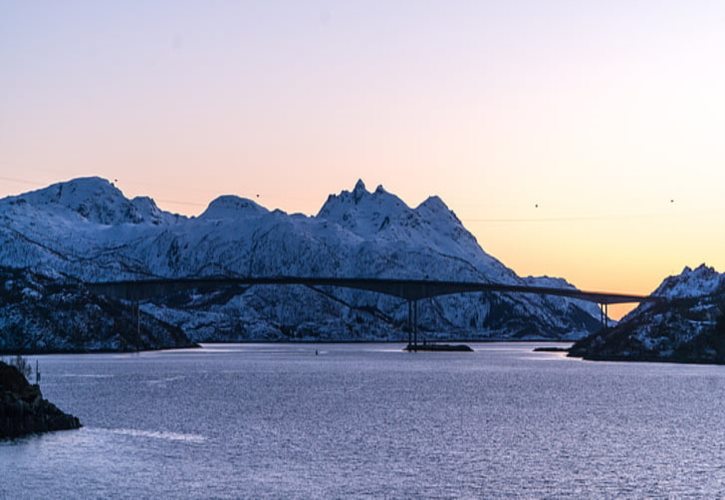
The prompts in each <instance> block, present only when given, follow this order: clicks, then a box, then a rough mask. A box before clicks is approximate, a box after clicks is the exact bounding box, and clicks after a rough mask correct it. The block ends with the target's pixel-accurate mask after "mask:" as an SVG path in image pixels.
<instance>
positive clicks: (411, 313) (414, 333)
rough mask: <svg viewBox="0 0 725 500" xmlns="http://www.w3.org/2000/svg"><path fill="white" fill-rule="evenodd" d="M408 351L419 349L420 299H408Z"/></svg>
mask: <svg viewBox="0 0 725 500" xmlns="http://www.w3.org/2000/svg"><path fill="white" fill-rule="evenodd" d="M407 326H408V351H410V352H417V351H418V301H417V300H409V301H408V325H407Z"/></svg>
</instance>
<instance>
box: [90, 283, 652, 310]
mask: <svg viewBox="0 0 725 500" xmlns="http://www.w3.org/2000/svg"><path fill="white" fill-rule="evenodd" d="M259 285H268V286H269V285H304V286H330V287H343V288H353V289H358V290H367V291H371V292H377V293H382V294H386V295H392V296H395V297H400V298H402V299H405V300H408V301H415V300H420V299H425V298H430V297H436V296H440V295H450V294H455V293H471V292H503V293H532V294H538V295H555V296H560V297H569V298H572V299H580V300H585V301H589V302H595V303H597V304H624V303H635V302H647V301H656V300H659V298H658V297H654V296H643V295H634V294H626V293H611V292H592V291H583V290H577V289H574V288H555V287H540V286H526V285H509V284H504V283H479V282H460V281H434V280H406V279H389V278H329V277H290V276H275V277H261V278H253V277H252V278H228V277H204V278H159V279H148V280H126V281H108V282H94V283H85V286H86V287H87V288H88V289H89V290H90V291H91V292H93V293H97V294H100V295H107V296H111V297H115V298H119V299H126V300H145V299H149V298H153V297H159V296H165V295H170V294H173V293H176V292H179V291H184V290H200V291H206V290H216V289H219V288H224V287H235V286H236V287H245V286H259Z"/></svg>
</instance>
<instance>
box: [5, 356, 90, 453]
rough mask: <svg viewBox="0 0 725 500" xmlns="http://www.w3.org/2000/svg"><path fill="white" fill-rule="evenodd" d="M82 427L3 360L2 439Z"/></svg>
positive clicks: (76, 419)
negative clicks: (44, 397)
mask: <svg viewBox="0 0 725 500" xmlns="http://www.w3.org/2000/svg"><path fill="white" fill-rule="evenodd" d="M79 427H81V423H80V421H79V420H78V418H76V417H74V416H73V415H68V414H67V413H63V412H62V411H60V410H59V409H58V408H57V407H56V406H55V405H54V404H53V403H51V402H49V401H48V400H46V399H43V394H42V393H41V392H40V387H39V386H38V385H35V384H30V383H29V382H28V381H27V379H26V378H25V376H23V374H22V373H20V371H18V369H17V368H15V367H14V366H10V365H8V364H6V363H3V362H2V361H0V439H7V438H15V437H19V436H24V435H26V434H31V433H34V432H49V431H60V430H67V429H78V428H79Z"/></svg>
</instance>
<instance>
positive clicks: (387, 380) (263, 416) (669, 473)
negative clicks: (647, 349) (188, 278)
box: [0, 344, 725, 498]
mask: <svg viewBox="0 0 725 500" xmlns="http://www.w3.org/2000/svg"><path fill="white" fill-rule="evenodd" d="M401 347H402V346H401V345H380V344H347V345H309V344H307V345H223V346H222V345H207V346H205V347H204V348H203V349H197V350H188V351H166V352H154V353H141V354H124V355H113V354H109V355H72V356H42V357H40V358H39V359H40V364H41V369H42V370H43V383H42V389H43V392H44V394H45V396H46V397H48V398H49V399H51V400H52V401H53V402H55V403H56V404H57V405H58V406H59V407H61V408H62V409H64V410H66V411H69V412H71V413H73V414H75V415H77V416H79V417H80V418H81V420H82V422H83V423H84V424H85V428H83V429H81V430H78V431H65V432H58V433H52V434H46V435H41V436H33V437H28V438H24V439H20V440H16V441H11V442H0V497H3V498H26V497H27V498H41V497H48V498H65V497H77V498H98V497H109V496H113V497H128V498H146V497H205V498H208V497H218V498H236V497H256V498H258V497H279V498H294V497H299V498H310V497H328V498H330V497H348V496H351V497H366V496H370V497H497V496H512V495H518V496H524V497H542V496H548V497H582V496H601V497H612V496H674V497H681V496H704V497H715V496H723V495H725V412H724V411H723V410H724V409H725V367H716V366H686V365H674V364H648V363H631V364H625V363H594V362H582V361H578V360H572V359H567V358H565V357H563V356H562V355H560V354H555V353H533V352H531V349H532V347H534V345H532V344H474V347H475V349H476V352H475V353H418V354H408V353H404V352H401V351H400V348H401ZM315 349H317V350H318V351H319V355H315Z"/></svg>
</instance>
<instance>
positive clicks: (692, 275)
mask: <svg viewBox="0 0 725 500" xmlns="http://www.w3.org/2000/svg"><path fill="white" fill-rule="evenodd" d="M723 287H725V274H720V273H718V272H717V271H716V270H715V268H713V267H710V266H707V265H705V264H700V265H699V266H698V267H696V268H695V269H691V268H690V267H689V266H685V268H684V269H683V270H682V273H680V274H678V275H676V276H669V277H668V278H665V280H664V281H663V282H662V284H661V285H660V286H659V287H657V290H655V291H654V295H659V296H663V297H668V298H687V297H697V296H701V295H709V294H712V293H715V292H716V291H718V290H719V289H721V288H723Z"/></svg>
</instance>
